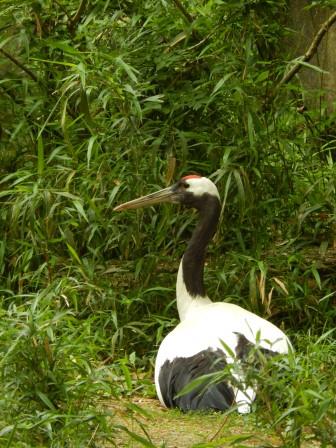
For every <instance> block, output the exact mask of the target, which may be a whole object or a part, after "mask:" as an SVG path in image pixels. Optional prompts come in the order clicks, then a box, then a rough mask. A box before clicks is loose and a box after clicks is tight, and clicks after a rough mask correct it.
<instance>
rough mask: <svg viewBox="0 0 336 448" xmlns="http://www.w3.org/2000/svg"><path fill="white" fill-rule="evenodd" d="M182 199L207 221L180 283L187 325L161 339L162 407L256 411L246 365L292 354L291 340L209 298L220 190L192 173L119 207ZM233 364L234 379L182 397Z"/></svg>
mask: <svg viewBox="0 0 336 448" xmlns="http://www.w3.org/2000/svg"><path fill="white" fill-rule="evenodd" d="M159 202H177V203H182V204H183V205H185V206H187V207H192V208H196V209H197V210H198V211H199V215H200V220H199V223H198V225H197V226H196V229H195V230H194V232H193V235H192V238H191V240H190V242H189V244H188V247H187V249H186V251H185V253H184V256H183V258H182V260H181V263H180V267H179V271H178V275H177V283H176V298H177V308H178V313H179V317H180V323H179V324H178V325H177V326H176V327H175V328H174V330H172V331H171V332H170V333H169V334H168V335H167V336H166V337H165V338H164V339H163V341H162V343H161V345H160V347H159V350H158V354H157V358H156V363H155V386H156V390H157V395H158V397H159V400H160V401H161V403H162V404H163V405H164V406H166V407H179V408H180V409H182V410H185V411H186V410H202V409H218V410H225V409H228V408H230V407H231V406H237V409H238V412H240V413H246V412H250V409H251V403H252V402H253V400H254V399H255V395H256V388H255V387H254V386H251V385H247V384H246V383H245V375H244V368H243V364H244V360H245V359H246V358H247V356H248V353H249V352H250V351H251V350H252V349H253V348H254V347H257V348H258V349H260V350H262V351H264V353H270V354H276V353H283V354H285V353H287V352H288V351H289V350H290V348H291V344H290V341H289V339H288V338H287V336H286V335H285V334H284V333H283V332H282V331H281V330H280V329H279V328H277V327H276V326H275V325H273V324H272V323H271V322H269V321H267V320H265V319H263V318H261V317H259V316H257V315H256V314H254V313H251V312H249V311H247V310H245V309H243V308H241V307H239V306H237V305H234V304H232V303H226V302H212V301H211V300H210V299H209V298H208V296H207V295H206V293H205V290H204V285H203V269H204V259H205V251H206V247H207V244H208V243H209V241H210V239H211V238H212V236H213V234H214V232H215V230H216V226H217V223H218V219H219V213H220V200H219V194H218V190H217V188H216V186H215V185H214V184H213V183H212V182H211V181H210V180H209V179H207V178H204V177H200V176H195V175H191V176H186V177H184V178H182V179H181V180H180V181H179V182H178V183H177V184H175V185H173V186H172V187H168V188H165V189H164V190H161V191H159V192H157V193H152V194H150V195H148V196H144V197H141V198H139V199H135V200H133V201H130V202H127V203H125V204H122V205H120V206H118V207H116V210H123V209H131V208H138V207H143V206H145V205H153V204H156V203H159ZM228 365H230V366H231V367H232V368H231V369H230V375H231V381H230V380H227V379H221V380H220V381H219V382H218V383H209V385H208V386H207V387H203V386H202V385H198V386H195V388H194V389H192V390H191V391H187V392H186V393H185V394H183V395H182V394H180V395H179V393H180V392H181V391H182V389H184V388H185V387H186V386H188V384H190V383H192V382H193V381H194V380H197V379H199V378H201V377H202V376H204V375H207V374H211V373H214V374H215V373H218V372H221V371H223V370H224V369H225V367H226V366H228Z"/></svg>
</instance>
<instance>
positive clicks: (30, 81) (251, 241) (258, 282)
mask: <svg viewBox="0 0 336 448" xmlns="http://www.w3.org/2000/svg"><path fill="white" fill-rule="evenodd" d="M313 3H314V5H313V4H312V6H314V7H317V8H320V7H323V4H326V3H327V2H313ZM320 3H322V6H321V4H320ZM185 5H186V7H187V8H186V9H185V8H184V7H183V5H182V3H181V2H180V1H165V0H161V1H158V0H148V1H141V0H124V1H116V0H111V1H103V0H92V1H90V2H89V1H85V0H82V1H81V2H79V1H75V0H60V1H52V0H17V1H16V2H13V1H9V0H2V2H1V6H2V8H1V12H0V28H1V31H2V33H1V43H0V54H1V60H0V73H1V80H0V92H1V96H0V106H1V107H0V114H1V120H0V131H1V132H0V161H1V163H0V201H1V208H0V226H1V234H0V299H1V301H0V305H1V308H0V313H1V324H0V334H1V339H0V341H1V343H0V353H1V359H0V378H1V390H2V393H1V397H0V410H1V411H0V440H1V442H2V443H3V446H7V447H30V446H34V447H35V446H52V447H65V446H69V447H77V446H78V447H79V446H103V445H102V443H106V444H107V443H108V441H110V443H111V446H112V445H113V437H114V432H113V415H108V412H107V411H106V410H105V409H104V407H102V406H101V405H99V399H100V398H102V397H115V399H117V398H119V397H120V396H121V395H122V394H131V393H135V392H136V393H141V394H152V393H153V391H152V386H151V375H152V366H153V360H154V357H155V351H156V346H157V344H158V343H159V342H160V340H161V339H162V337H163V336H164V335H165V334H166V332H167V331H168V330H169V329H170V328H171V327H172V326H174V325H175V324H176V321H177V315H176V311H175V305H174V278H175V272H176V268H177V264H178V259H179V257H180V256H181V254H182V252H183V248H184V244H183V241H185V240H187V239H188V236H189V234H190V228H191V227H192V225H191V224H192V222H193V220H194V216H191V215H190V213H189V214H188V213H187V214H185V213H183V212H182V210H177V209H173V208H170V207H168V206H167V207H166V206H164V207H161V208H160V209H156V210H152V209H149V210H145V211H137V212H134V213H129V214H127V213H125V214H115V213H113V212H112V208H113V206H114V205H115V204H116V203H118V202H122V201H124V200H128V199H131V198H133V197H136V196H138V195H140V194H144V193H148V192H151V191H154V190H155V189H156V188H158V187H162V186H164V185H166V184H168V183H171V182H172V181H173V180H175V179H177V178H178V177H179V176H180V175H181V174H185V173H189V172H192V171H196V172H200V173H202V174H204V175H207V176H210V177H211V178H212V179H213V180H214V181H215V182H216V183H217V185H218V188H219V190H220V192H221V195H222V198H223V213H222V220H221V223H220V227H219V230H218V234H217V235H216V238H215V243H214V244H213V245H212V246H211V247H210V249H209V266H208V267H207V272H206V282H207V284H208V293H209V295H210V297H213V298H216V299H217V300H221V298H224V297H226V300H232V301H234V302H235V303H237V304H240V305H242V306H244V307H246V308H248V309H250V310H252V311H254V312H256V313H258V314H260V315H263V316H265V317H268V318H270V319H271V320H272V321H273V322H275V323H276V324H278V325H280V326H282V327H283V328H284V329H285V330H286V332H287V333H288V334H289V335H290V336H291V338H292V340H293V342H294V345H295V346H296V349H297V353H296V356H295V357H294V358H293V359H289V360H279V361H276V362H278V363H280V364H281V366H282V368H281V376H279V378H278V381H275V380H274V377H270V370H274V369H272V368H268V367H267V365H266V366H265V369H263V371H262V373H261V374H260V375H262V381H263V382H264V383H265V385H266V386H265V388H264V392H263V394H262V396H261V400H260V403H259V404H258V405H257V410H256V412H257V413H258V416H259V418H260V419H262V420H263V421H264V422H265V423H267V424H269V425H273V426H274V427H275V428H276V430H277V431H278V432H279V434H281V436H282V437H283V440H284V442H283V443H284V445H283V446H300V444H301V443H302V442H303V441H304V440H307V439H309V440H310V439H312V440H313V439H315V440H317V441H319V442H320V443H322V446H331V445H332V444H334V443H335V440H336V428H335V420H336V414H335V413H336V411H335V409H336V401H335V400H336V399H335V397H336V380H335V375H334V374H333V369H334V360H335V356H336V343H335V334H334V332H333V330H334V326H335V321H336V306H335V305H336V302H335V296H334V292H335V253H334V252H333V249H334V247H335V244H336V230H335V206H336V199H335V182H336V181H335V165H334V158H335V157H336V155H335V154H336V152H335V149H336V132H335V130H334V128H333V127H334V124H335V114H334V113H332V112H331V111H330V108H329V110H328V108H327V107H326V105H324V104H322V103H321V106H320V107H319V108H318V109H317V108H316V107H309V105H306V104H304V102H303V100H304V98H305V92H304V89H303V87H302V86H301V85H300V83H299V82H298V80H297V79H296V78H295V79H293V80H291V82H290V83H288V84H287V85H283V86H281V88H277V86H278V84H279V80H280V79H281V77H282V76H283V73H284V72H285V71H286V68H287V64H288V60H290V59H291V57H292V56H291V55H290V54H288V48H289V46H288V45H287V44H286V42H287V40H288V39H290V38H291V31H290V30H289V29H288V28H287V27H286V26H285V24H286V18H287V14H288V10H287V2H285V1H272V0H257V1H256V0H249V1H240V0H236V1H230V2H223V1H220V0H218V1H197V0H192V1H189V2H185ZM311 69H312V70H314V69H316V68H314V67H311ZM318 93H319V92H317V93H316V94H318ZM303 106H306V107H305V108H303ZM172 260H173V263H172ZM270 397H272V398H273V399H272V400H271V399H270ZM274 397H278V398H277V399H276V400H275V399H274ZM279 404H281V406H280V405H279ZM304 428H308V430H307V431H305V430H304ZM130 435H132V434H131V433H130ZM133 436H134V437H135V435H134V434H133ZM102 440H103V441H104V442H102ZM139 440H140V439H139ZM141 440H142V439H141ZM143 443H144V444H145V441H144V440H143ZM147 446H152V445H150V443H149V442H148V445H147ZM211 446H215V445H211Z"/></svg>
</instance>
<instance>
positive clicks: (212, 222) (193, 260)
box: [182, 194, 220, 297]
mask: <svg viewBox="0 0 336 448" xmlns="http://www.w3.org/2000/svg"><path fill="white" fill-rule="evenodd" d="M196 208H197V209H198V211H199V215H200V220H199V223H198V224H197V226H196V228H195V230H194V232H193V234H192V237H191V239H190V241H189V244H188V247H187V250H186V251H185V253H184V255H183V261H182V268H183V280H184V283H185V286H186V289H187V291H188V292H189V294H190V295H191V296H194V297H195V296H201V297H205V296H206V293H205V289H204V283H203V270H204V261H205V253H206V248H207V245H208V243H209V241H210V240H211V238H212V237H213V235H214V233H215V231H216V228H217V223H218V220H219V215H220V202H219V199H218V198H217V197H215V196H210V195H208V194H205V195H203V196H201V197H200V198H199V201H198V204H197V207H196Z"/></svg>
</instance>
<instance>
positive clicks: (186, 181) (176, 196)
mask: <svg viewBox="0 0 336 448" xmlns="http://www.w3.org/2000/svg"><path fill="white" fill-rule="evenodd" d="M209 197H210V198H216V199H217V200H218V202H219V193H218V190H217V187H216V185H215V184H214V183H213V182H212V181H211V180H210V179H208V178H206V177H202V176H198V175H196V174H191V175H189V176H184V177H182V178H181V179H180V180H179V181H178V182H176V184H174V185H172V186H171V187H168V188H164V189H163V190H160V191H157V192H155V193H151V194H148V195H147V196H141V197H140V198H137V199H133V200H132V201H129V202H125V203H124V204H120V205H118V206H117V207H115V208H114V210H115V211H120V210H129V209H134V208H141V207H147V206H149V205H154V204H159V203H161V202H171V203H175V204H182V205H185V206H186V207H193V208H197V209H200V208H201V204H202V203H204V201H205V200H206V198H209Z"/></svg>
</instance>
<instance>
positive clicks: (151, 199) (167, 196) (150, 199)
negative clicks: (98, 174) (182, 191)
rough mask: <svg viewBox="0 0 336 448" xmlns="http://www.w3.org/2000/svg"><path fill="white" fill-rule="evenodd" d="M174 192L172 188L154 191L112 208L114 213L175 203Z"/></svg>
mask: <svg viewBox="0 0 336 448" xmlns="http://www.w3.org/2000/svg"><path fill="white" fill-rule="evenodd" d="M175 197H176V192H175V191H174V189H173V187H168V188H164V189H163V190H160V191H156V192H155V193H151V194H148V195H146V196H141V197H140V198H137V199H133V200H132V201H129V202H124V203H123V204H120V205H118V206H117V207H114V209H113V210H114V211H116V212H119V211H120V210H130V209H135V208H142V207H148V206H149V205H155V204H160V203H161V202H175V200H174V198H175Z"/></svg>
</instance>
